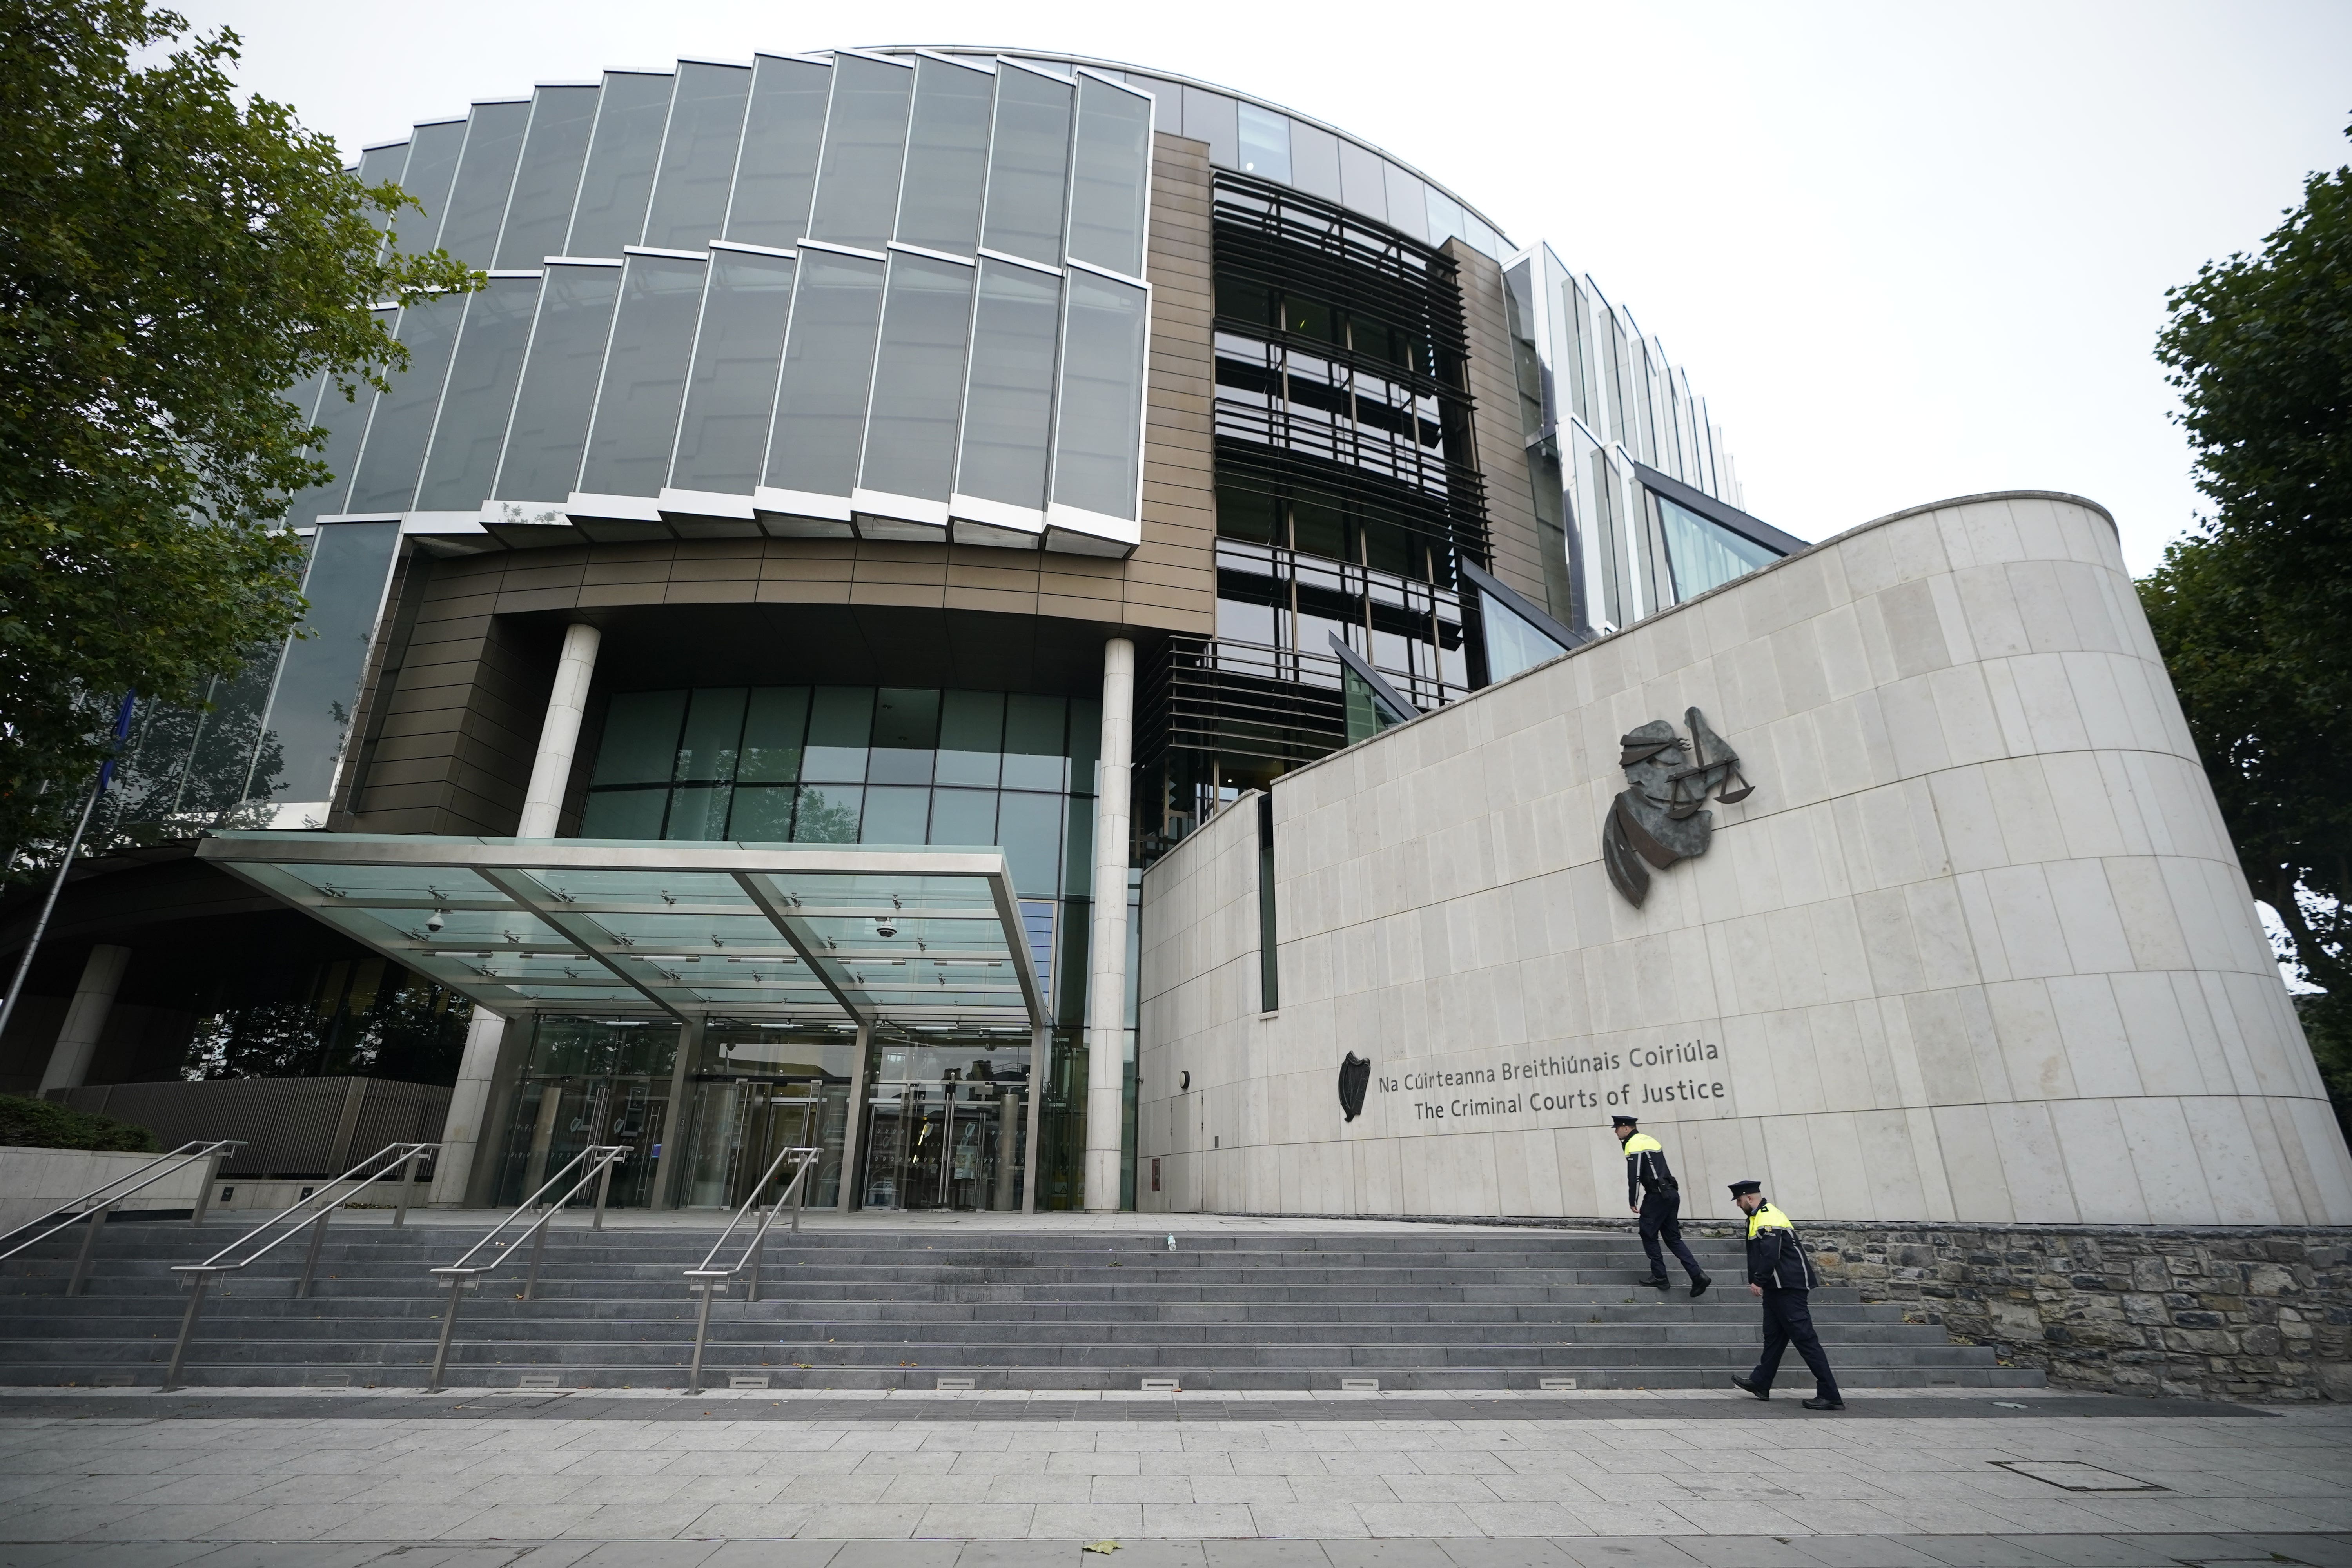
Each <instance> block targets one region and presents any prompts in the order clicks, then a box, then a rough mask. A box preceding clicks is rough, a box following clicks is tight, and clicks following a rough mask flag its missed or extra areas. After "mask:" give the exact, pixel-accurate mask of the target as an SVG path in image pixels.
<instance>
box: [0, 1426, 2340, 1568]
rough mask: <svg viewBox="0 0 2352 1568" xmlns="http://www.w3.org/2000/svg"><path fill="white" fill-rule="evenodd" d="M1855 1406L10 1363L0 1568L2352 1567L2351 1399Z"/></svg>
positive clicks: (0, 1432)
mask: <svg viewBox="0 0 2352 1568" xmlns="http://www.w3.org/2000/svg"><path fill="white" fill-rule="evenodd" d="M1851 1404H1852V1406H1853V1408H1852V1409H1851V1410H1850V1412H1849V1413H1848V1414H1847V1415H1843V1416H1809V1415H1804V1414H1803V1413H1802V1412H1801V1411H1799V1410H1798V1409H1797V1408H1796V1407H1795V1405H1794V1404H1793V1402H1792V1401H1787V1400H1776V1401H1774V1402H1773V1403H1772V1404H1771V1405H1758V1404H1755V1403H1753V1402H1751V1401H1747V1400H1742V1399H1738V1398H1736V1397H1732V1396H1727V1395H1725V1396H1718V1395H1714V1394H1593V1395H1583V1396H1570V1397H1561V1396H1540V1397H1538V1396H1533V1395H1523V1396H1516V1397H1515V1396H1510V1395H1502V1396H1490V1395H1454V1396H1435V1397H1431V1396H1419V1397H1417V1396H1412V1395H1395V1394H1381V1395H1373V1396H1355V1397H1352V1398H1351V1397H1349V1396H1338V1397H1329V1396H1327V1397H1322V1398H1304V1397H1301V1396H1297V1395H1289V1396H1281V1397H1272V1396H1269V1397H1264V1398H1246V1399H1245V1398H1238V1397H1196V1396H1189V1395H1188V1396H1180V1397H1178V1398H1174V1399H1160V1400H1156V1401H1143V1400H1138V1399H1135V1398H1133V1397H1131V1396H1129V1397H1119V1398H1110V1399H1089V1398H1087V1397H1077V1398H1069V1397H1056V1398H1054V1399H1052V1400H1050V1401H1047V1400H1044V1399H1038V1398H1027V1397H1023V1396H997V1397H993V1398H991V1397H987V1396H978V1397H975V1396H970V1395H965V1396H939V1395H916V1396H909V1395H905V1394H891V1395H866V1396H862V1397H845V1396H841V1395H831V1396H823V1397H816V1396H799V1397H779V1396H778V1395H777V1394H772V1393H766V1392H762V1393H757V1394H748V1393H730V1394H707V1395H704V1396H702V1397H700V1398H698V1399H688V1398H686V1397H685V1396H683V1395H681V1394H677V1393H675V1392H665V1393H652V1392H647V1393H640V1394H620V1393H616V1392H610V1391H608V1392H604V1393H596V1394H589V1393H582V1394H555V1395H551V1394H536V1395H515V1394H511V1393H509V1394H490V1393H488V1392H487V1391H474V1392H467V1391H463V1390H460V1391H453V1392H452V1393H449V1394H444V1395H441V1396H439V1397H438V1398H433V1399H428V1398H425V1396H422V1395H417V1394H395V1393H383V1394H355V1393H352V1392H349V1391H344V1390H334V1391H312V1392H300V1391H296V1392H289V1391H283V1390H279V1391H271V1392H268V1393H266V1394H265V1393H262V1392H259V1391H255V1392H250V1393H234V1392H222V1391H210V1392H208V1393H206V1394H203V1395H201V1396H197V1395H180V1396H167V1395H162V1394H154V1393H152V1392H142V1391H129V1390H122V1391H90V1392H86V1393H76V1394H60V1393H58V1392H56V1391H33V1390H26V1391H22V1392H19V1393H16V1394H7V1395H5V1396H0V1456H4V1457H0V1542H5V1545H0V1563H5V1565H6V1568H36V1565H41V1568H47V1565H50V1564H60V1565H62V1564H68V1563H70V1564H75V1565H77V1568H111V1565H114V1564H123V1565H126V1568H131V1565H135V1568H173V1565H177V1564H183V1563H204V1564H206V1565H207V1568H359V1565H361V1564H366V1563H379V1562H381V1563H384V1564H387V1565H389V1564H393V1563H397V1564H399V1565H400V1568H436V1565H441V1564H448V1565H452V1568H457V1565H465V1568H499V1565H503V1564H508V1563H514V1564H518V1565H528V1568H569V1565H571V1564H578V1563H594V1564H597V1565H599V1568H604V1565H613V1564H646V1565H660V1568H669V1565H677V1568H689V1565H692V1568H737V1565H741V1568H751V1565H753V1564H760V1565H767V1568H815V1565H818V1564H824V1565H825V1568H854V1565H857V1564H866V1563H872V1564H877V1565H879V1564H886V1563H887V1564H890V1565H893V1568H908V1565H925V1564H942V1565H944V1564H950V1563H957V1564H979V1563H1079V1562H1081V1561H1084V1562H1103V1563H1124V1564H1129V1565H1151V1564H1160V1563H1184V1564H1194V1565H1201V1568H1208V1565H1217V1568H1223V1565H1227V1564H1259V1563H1263V1564H1276V1563H1283V1564H1288V1563H1304V1564H1313V1565H1327V1564H1328V1565H1330V1568H1344V1565H1348V1564H1372V1563H1379V1564H1384V1565H1399V1568H1402V1565H1408V1564H1429V1565H1432V1568H1455V1565H1459V1568H1471V1565H1496V1568H1499V1565H1504V1564H1512V1565H1526V1568H1538V1565H1559V1568H1570V1565H1580V1568H1598V1565H1600V1564H1604V1563H1609V1564H1621V1565H1623V1568H1692V1565H1693V1564H1705V1565H1707V1568H1780V1565H1783V1564H1789V1565H1795V1564H1804V1563H1825V1564H1834V1565H1836V1568H1873V1565H1874V1564H1881V1563H1883V1564H1886V1565H1887V1568H1898V1565H1899V1568H1914V1565H1916V1568H1937V1565H1939V1564H1940V1565H1944V1568H2042V1565H2043V1564H2064V1565H2071V1568H2131V1565H2133V1564H2137V1563H2151V1564H2154V1563H2218V1562H2225V1561H2229V1562H2237V1561H2245V1562H2271V1561H2277V1560H2280V1559H2284V1560H2286V1561H2290V1562H2300V1563H2312V1564H2319V1565H2326V1568H2336V1565H2342V1568H2352V1488H2347V1485H2346V1482H2347V1479H2352V1411H2347V1410H2344V1409H2341V1408H2338V1407H2334V1406H2328V1407H2317V1408H2299V1409H2286V1410H2280V1411H2260V1410H2254V1409H2252V1408H2251V1407H2246V1406H2229V1405H2197V1404H2194V1403H2191V1402H2179V1401H2126V1400H2116V1399H2107V1398H2101V1397H2093V1396H2084V1395H2069V1394H2054V1393H2020V1394H1997V1395H1996V1394H1990V1393H1988V1391H1982V1390H1975V1391H1968V1392H1966V1393H1964V1394H1962V1393H1946V1394H1879V1395H1867V1394H1858V1395H1856V1396H1854V1397H1853V1399H1852V1401H1851ZM2053 1462H2054V1463H2056V1464H2058V1465H2060V1466H2061V1467H2063V1468H2060V1469H2056V1470H2052V1469H2048V1468H2045V1467H2048V1466H2050V1465H2051V1464H2053ZM2085 1467H2088V1468H2085ZM2036 1470H2039V1471H2040V1472H2041V1473H2040V1474H2036V1473H2034V1472H2035V1471H2036ZM2085 1487H2088V1488H2095V1489H2079V1488H2085ZM1089 1542H1118V1552H1116V1553H1115V1554H1111V1555H1108V1556H1105V1555H1097V1554H1090V1553H1087V1552H1085V1546H1086V1544H1087V1543H1089Z"/></svg>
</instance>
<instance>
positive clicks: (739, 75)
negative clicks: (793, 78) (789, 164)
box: [645, 60, 751, 250]
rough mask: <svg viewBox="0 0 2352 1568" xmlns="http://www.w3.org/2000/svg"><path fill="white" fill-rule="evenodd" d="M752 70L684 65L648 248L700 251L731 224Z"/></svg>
mask: <svg viewBox="0 0 2352 1568" xmlns="http://www.w3.org/2000/svg"><path fill="white" fill-rule="evenodd" d="M750 93H751V72H750V71H748V70H746V69H744V68H742V67H741V66H719V65H709V64H705V63H702V62H700V61H694V60H682V61H680V62H679V63H678V68H677V97H676V98H675V100H673V101H672V102H671V104H670V110H669V132H668V134H667V135H666V136H665V137H664V138H663V139H662V152H661V172H660V174H659V176H658V177H657V178H656V180H655V182H654V201H653V211H652V212H651V214H650V215H649V216H647V217H646V240H645V242H646V244H647V245H658V246H666V247H668V248H670V249H672V250H699V249H701V248H702V247H704V246H705V245H707V244H709V242H710V241H711V240H713V239H716V238H718V237H719V230H720V229H721V228H723V227H724V226H726V223H727V193H728V189H729V187H730V186H731V185H733V184H734V183H735V149H736V147H737V146H738V145H739V144H740V142H742V140H743V105H744V100H745V99H746V98H747V97H748V96H749V95H750Z"/></svg>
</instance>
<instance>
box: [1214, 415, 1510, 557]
mask: <svg viewBox="0 0 2352 1568" xmlns="http://www.w3.org/2000/svg"><path fill="white" fill-rule="evenodd" d="M1216 419H1217V435H1216V462H1217V482H1218V484H1219V485H1220V486H1221V487H1223V486H1230V487H1232V488H1234V489H1243V490H1249V491H1252V492H1254V493H1255V494H1259V495H1268V496H1277V497H1278V496H1284V495H1287V494H1289V493H1291V491H1292V490H1293V489H1297V488H1300V487H1305V488H1307V489H1313V490H1315V491H1318V492H1319V493H1321V494H1324V495H1328V496H1333V497H1337V498H1339V500H1345V501H1347V502H1349V503H1351V504H1352V505H1353V506H1355V507H1356V508H1357V510H1358V511H1359V513H1360V515H1361V516H1362V517H1364V518H1366V519H1369V520H1370V521H1378V522H1387V523H1391V524H1393V525H1394V526H1396V527H1398V528H1401V529H1403V530H1405V531H1408V532H1411V533H1414V534H1418V535H1420V536H1421V537H1423V538H1424V539H1427V540H1429V541H1430V542H1433V543H1434V544H1436V545H1437V546H1439V548H1440V549H1441V550H1442V551H1444V552H1453V553H1458V554H1460V555H1463V556H1465V557H1467V558H1468V559H1470V560H1472V561H1476V562H1480V563H1483V562H1485V561H1486V558H1487V550H1488V536H1487V532H1486V487H1485V485H1484V484H1483V483H1482V482H1481V481H1480V479H1479V478H1478V473H1477V470H1476V469H1475V468H1469V469H1465V468H1460V467H1458V466H1452V465H1449V467H1448V470H1447V488H1446V489H1445V491H1444V493H1443V494H1433V493H1432V492H1431V491H1429V490H1426V489H1418V488H1416V487H1414V486H1412V485H1411V484H1401V483H1398V482H1397V481H1396V480H1394V479H1388V478H1386V477H1384V476H1382V475H1381V474H1380V473H1377V472H1374V471H1372V470H1371V469H1370V468H1366V467H1362V466H1359V465H1355V464H1349V463H1344V462H1335V461H1332V460H1331V459H1329V458H1321V457H1318V456H1315V455H1313V454H1312V453H1308V452H1302V451H1298V450H1297V449H1295V448H1291V447H1285V446H1283V445H1281V444H1279V443H1275V442H1272V441H1269V440H1268V439H1267V438H1266V437H1267V435H1269V434H1270V428H1269V426H1270V416H1268V415H1267V414H1266V412H1265V410H1262V409H1252V408H1244V407H1241V406H1238V405H1232V404H1228V403H1226V402H1224V401H1223V400H1222V399H1220V400H1219V402H1218V404H1217V405H1216ZM1252 426H1256V428H1255V430H1254V429H1253V428H1252Z"/></svg>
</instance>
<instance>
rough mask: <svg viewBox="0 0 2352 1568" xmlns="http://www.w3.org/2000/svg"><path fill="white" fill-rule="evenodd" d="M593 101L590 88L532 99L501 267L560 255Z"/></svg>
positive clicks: (551, 90) (550, 91)
mask: <svg viewBox="0 0 2352 1568" xmlns="http://www.w3.org/2000/svg"><path fill="white" fill-rule="evenodd" d="M597 97H598V92H597V89H594V88H593V87H542V88H541V89H539V90H538V91H537V92H535V93H533V94H532V95H531V100H530V131H529V132H527V133H526V134H525V135H524V137H523V143H522V163H521V166H520V168H519V169H518V170H517V171H516V174H515V184H514V198H513V200H512V201H510V202H509V203H508V204H507V219H506V227H505V229H504V230H503V231H502V232H501V233H500V234H499V257H498V265H499V266H500V267H505V268H521V267H536V266H538V265H539V264H540V263H541V261H544V260H545V259H547V258H549V257H551V256H560V255H562V253H563V237H564V235H565V233H566V232H567V231H568V230H569V229H570V228H571V227H572V205H573V204H574V203H575V202H577V201H578V200H579V199H580V171H581V168H582V167H583V165H584V164H585V163H587V162H588V136H589V132H592V131H593V130H594V129H595V126H596V100H597ZM494 286H495V285H494Z"/></svg>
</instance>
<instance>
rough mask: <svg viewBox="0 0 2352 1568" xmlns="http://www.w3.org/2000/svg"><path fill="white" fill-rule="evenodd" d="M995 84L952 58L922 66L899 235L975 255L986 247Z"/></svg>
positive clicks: (918, 66) (919, 64) (917, 73)
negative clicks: (984, 201) (983, 208)
mask: <svg viewBox="0 0 2352 1568" xmlns="http://www.w3.org/2000/svg"><path fill="white" fill-rule="evenodd" d="M995 94H996V79H995V78H993V77H992V76H990V75H989V74H988V73H987V72H986V71H980V70H973V69H971V68H969V67H966V66H959V65H950V64H949V63H947V62H946V61H945V60H934V59H924V60H919V61H917V62H916V64H915V118H914V129H913V130H912V131H911V132H908V137H907V182H906V189H905V190H904V191H903V192H901V193H900V195H899V197H898V237H899V238H900V239H901V240H904V241H905V242H906V243H907V244H908V245H920V246H925V247H929V248H930V249H932V250H945V251H950V252H952V253H953V254H955V255H958V256H970V255H971V251H972V247H973V246H974V245H976V244H977V243H979V235H980V200H981V196H982V194H983V193H984V191H985V188H986V183H987V179H988V120H989V112H990V105H991V102H992V100H993V99H994V97H995Z"/></svg>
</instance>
